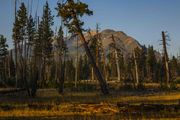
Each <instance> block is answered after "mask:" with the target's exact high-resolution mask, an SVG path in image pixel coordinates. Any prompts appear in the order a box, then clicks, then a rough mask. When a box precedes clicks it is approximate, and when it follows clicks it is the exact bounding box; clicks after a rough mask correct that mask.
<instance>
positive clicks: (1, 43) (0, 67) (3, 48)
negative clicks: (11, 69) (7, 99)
mask: <svg viewBox="0 0 180 120" xmlns="http://www.w3.org/2000/svg"><path fill="white" fill-rule="evenodd" d="M7 55H8V45H7V43H6V38H4V36H3V35H0V83H2V82H3V83H5V81H6V79H7V76H6V66H5V65H6V57H7Z"/></svg>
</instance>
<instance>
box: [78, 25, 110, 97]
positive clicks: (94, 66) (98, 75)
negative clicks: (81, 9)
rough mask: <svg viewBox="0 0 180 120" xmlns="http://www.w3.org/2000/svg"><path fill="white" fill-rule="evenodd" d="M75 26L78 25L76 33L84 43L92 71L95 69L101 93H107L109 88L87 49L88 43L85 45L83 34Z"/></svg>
mask: <svg viewBox="0 0 180 120" xmlns="http://www.w3.org/2000/svg"><path fill="white" fill-rule="evenodd" d="M77 27H78V32H77V33H78V35H79V37H80V40H81V41H82V42H83V45H84V48H85V51H86V54H87V56H88V57H89V59H90V61H91V64H92V66H93V68H94V71H95V73H96V77H97V79H98V80H99V83H100V86H101V91H102V93H103V94H109V90H108V87H107V84H106V81H105V80H104V78H103V76H102V74H101V72H100V71H99V68H98V67H97V65H96V62H95V61H94V58H93V56H92V54H91V52H90V49H89V47H88V45H87V42H86V40H85V37H84V35H83V33H82V31H81V29H80V27H79V26H77Z"/></svg>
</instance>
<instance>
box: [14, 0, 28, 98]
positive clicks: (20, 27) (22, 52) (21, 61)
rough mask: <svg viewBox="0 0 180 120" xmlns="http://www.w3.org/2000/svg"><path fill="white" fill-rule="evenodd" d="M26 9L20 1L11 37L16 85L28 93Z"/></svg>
mask: <svg viewBox="0 0 180 120" xmlns="http://www.w3.org/2000/svg"><path fill="white" fill-rule="evenodd" d="M27 21H28V17H27V9H26V6H25V4H24V3H21V6H20V8H19V10H18V11H17V16H16V18H15V23H14V27H13V39H14V43H15V58H16V81H17V86H19V87H21V88H26V89H27V92H28V94H29V95H30V92H29V85H28V81H27V66H26V54H27V51H26V50H27V48H26V44H27Z"/></svg>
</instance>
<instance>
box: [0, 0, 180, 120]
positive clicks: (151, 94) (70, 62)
mask: <svg viewBox="0 0 180 120" xmlns="http://www.w3.org/2000/svg"><path fill="white" fill-rule="evenodd" d="M48 2H50V1H46V3H45V5H44V6H43V14H42V16H38V15H37V13H36V14H35V17H34V16H33V15H31V12H30V11H29V8H28V7H29V6H27V5H26V4H25V3H23V2H22V3H19V7H17V6H16V5H17V1H16V0H15V13H14V23H13V28H12V31H13V33H12V42H13V48H9V47H8V43H7V39H6V37H5V36H4V35H0V119H23V117H24V118H26V119H32V118H33V119H68V118H69V119H77V120H79V119H88V120H91V119H103V120H105V119H108V120H110V119H112V120H114V119H122V118H124V119H135V118H134V117H136V118H140V119H148V118H154V119H159V118H169V119H170V118H171V119H172V118H180V116H179V113H180V94H179V93H180V92H179V90H180V58H179V56H170V55H169V54H168V47H169V46H168V44H170V43H171V39H170V38H171V36H170V35H169V33H168V32H167V31H165V30H164V31H159V33H160V34H161V35H160V36H159V38H160V39H161V40H160V41H159V43H158V44H160V45H159V46H160V47H161V49H162V51H158V50H156V49H154V47H153V45H148V46H147V45H141V44H140V43H138V42H137V41H135V42H136V43H137V44H136V46H133V47H131V48H129V49H130V50H129V51H127V49H125V47H122V46H121V45H120V43H119V42H118V40H119V38H118V35H117V33H118V32H112V33H111V32H108V33H105V32H107V31H108V30H107V31H102V29H101V26H100V25H99V24H97V25H96V26H95V27H96V29H95V30H91V29H86V28H85V27H84V24H85V22H84V21H83V19H82V17H83V16H92V15H93V11H91V10H90V8H89V6H88V5H87V4H86V3H83V2H81V1H79V0H77V1H76V0H64V1H61V2H58V3H57V6H56V8H55V9H56V11H57V15H54V14H52V10H51V9H50V6H49V3H48ZM56 16H57V17H58V18H59V21H60V23H61V24H60V25H59V26H60V27H59V28H58V27H56V30H53V28H52V26H53V25H54V18H55V17H56ZM119 34H120V33H119ZM105 35H107V36H108V37H107V39H108V41H110V44H108V45H107V46H106V47H105V46H104V45H105V44H104V42H103V39H104V38H103V37H104V36H105ZM70 42H73V45H74V49H73V50H72V48H69V43H70ZM170 47H172V46H170ZM157 112H158V113H159V114H158V115H157ZM148 114H151V116H149V115H148Z"/></svg>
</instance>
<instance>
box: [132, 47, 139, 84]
mask: <svg viewBox="0 0 180 120" xmlns="http://www.w3.org/2000/svg"><path fill="white" fill-rule="evenodd" d="M133 55H134V65H135V78H136V85H139V73H138V65H137V60H136V54H135V51H134V52H133Z"/></svg>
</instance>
